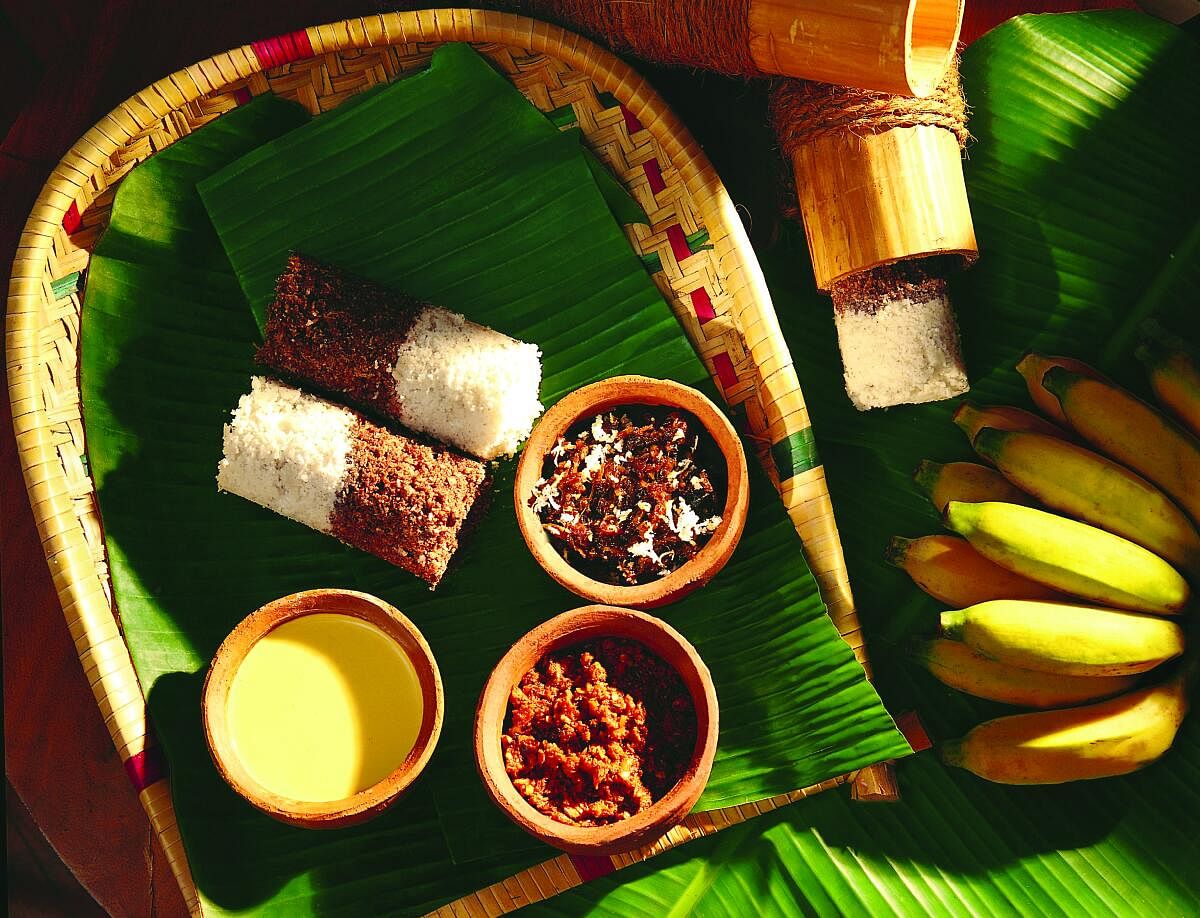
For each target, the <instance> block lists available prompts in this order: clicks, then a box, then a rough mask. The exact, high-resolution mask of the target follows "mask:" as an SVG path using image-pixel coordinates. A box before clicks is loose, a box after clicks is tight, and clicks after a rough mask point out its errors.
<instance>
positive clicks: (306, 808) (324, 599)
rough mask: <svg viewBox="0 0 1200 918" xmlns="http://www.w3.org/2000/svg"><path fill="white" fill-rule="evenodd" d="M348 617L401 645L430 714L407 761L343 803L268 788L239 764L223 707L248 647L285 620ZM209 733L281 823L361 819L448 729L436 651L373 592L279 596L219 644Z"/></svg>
mask: <svg viewBox="0 0 1200 918" xmlns="http://www.w3.org/2000/svg"><path fill="white" fill-rule="evenodd" d="M320 613H325V614H330V613H332V614H342V615H349V616H352V617H354V618H358V619H361V620H363V621H366V622H369V623H371V624H373V625H375V626H376V627H378V628H380V629H381V630H382V631H384V633H386V634H387V635H388V636H389V637H390V638H392V640H394V641H396V642H397V643H398V644H400V645H401V648H402V649H403V650H404V652H405V654H406V655H407V656H408V657H409V659H410V660H411V661H412V663H413V667H414V668H415V669H416V672H417V677H418V681H419V682H420V684H421V691H422V697H423V701H424V712H423V716H422V721H421V729H420V732H419V733H418V735H417V740H416V743H415V744H414V745H413V748H412V751H411V752H409V754H408V757H407V758H406V759H405V760H404V761H403V762H402V763H401V764H400V765H398V766H397V767H396V768H395V769H393V770H392V771H391V772H390V773H389V774H387V775H386V776H384V777H383V778H381V779H380V780H379V781H377V782H376V783H375V784H373V785H371V786H370V787H367V788H363V789H362V790H360V791H358V792H357V793H355V794H352V795H351V796H349V797H345V798H342V799H341V800H330V801H325V802H312V801H306V800H294V799H291V798H288V797H284V796H282V795H280V794H276V793H275V792H273V791H271V790H269V789H267V788H265V787H263V786H262V785H261V784H260V783H258V782H257V781H256V780H254V778H253V777H251V776H250V774H249V773H248V772H247V771H246V769H245V768H244V767H243V766H242V765H241V763H240V762H238V760H237V756H236V755H235V754H234V752H233V747H232V742H231V737H230V736H229V732H228V726H227V723H226V720H225V713H224V711H225V704H226V699H227V696H228V692H229V687H230V685H231V684H232V681H233V677H234V675H235V674H236V672H237V668H238V666H240V665H241V663H242V661H243V660H244V659H245V658H246V654H247V653H249V651H250V649H251V648H252V647H253V646H254V645H255V644H256V643H257V642H258V641H259V640H260V639H261V638H263V637H264V636H265V635H267V634H269V633H270V632H271V631H273V630H274V629H275V628H278V627H279V626H280V625H282V624H283V623H284V622H288V621H293V620H295V619H297V618H301V617H303V616H305V615H315V614H320ZM201 697H202V702H201V708H202V714H203V721H204V736H205V740H206V741H207V743H208V750H209V754H210V755H211V756H212V760H213V764H214V765H215V766H216V768H217V771H218V772H220V774H221V777H222V778H223V779H224V780H225V782H226V783H227V784H228V785H229V786H230V787H232V788H233V790H234V791H235V792H236V793H237V794H238V795H239V796H241V797H242V798H243V799H244V800H246V801H247V802H248V803H250V804H251V805H253V806H254V807H256V808H257V809H259V810H261V811H262V812H264V813H266V814H267V815H268V816H271V817H273V818H275V819H278V820H280V821H281V822H286V823H289V824H290V825H295V826H300V827H303V828H335V827H340V826H346V825H353V824H355V823H358V822H363V821H365V820H367V819H370V818H371V817H373V816H375V815H377V814H378V813H380V812H382V811H383V810H384V809H386V808H387V807H388V806H390V805H391V804H392V803H394V802H395V801H396V800H397V799H398V798H399V797H400V796H401V795H402V794H403V793H404V792H405V791H406V790H408V788H409V787H410V786H411V785H412V783H413V782H414V781H416V779H417V778H418V777H419V775H420V774H421V772H422V771H423V770H424V768H425V766H426V765H427V764H428V763H429V759H430V757H431V756H432V755H433V752H434V749H435V748H436V746H437V742H438V739H439V737H440V736H441V732H442V720H443V717H444V716H445V695H444V692H443V689H442V677H441V673H440V671H439V670H438V666H437V661H436V660H435V659H434V656H433V651H432V650H431V649H430V647H429V644H428V643H427V642H426V640H425V637H424V635H422V634H421V632H420V630H419V629H418V628H417V626H416V625H414V624H413V623H412V621H410V620H409V618H408V617H407V616H405V615H404V614H403V613H402V612H400V611H399V610H398V609H396V608H395V607H394V606H392V605H390V604H389V603H387V602H384V601H383V600H382V599H379V598H378V597H376V596H372V595H371V594H369V593H363V592H361V591H358V590H346V589H315V590H303V591H301V592H298V593H289V594H288V595H287V596H281V597H280V598H279V599H276V600H273V601H271V602H269V603H267V604H266V605H264V606H262V607H260V608H259V609H256V610H255V611H254V612H252V613H250V614H249V615H247V616H246V617H245V618H244V619H242V620H241V622H239V623H238V624H237V626H236V627H235V628H234V629H233V630H232V631H231V632H230V633H229V634H228V635H227V636H226V638H225V640H224V641H222V642H221V646H220V647H219V648H218V649H217V652H216V653H215V654H214V655H213V658H212V662H211V663H210V664H209V667H208V672H207V674H206V675H205V678H204V688H203V693H202V696H201Z"/></svg>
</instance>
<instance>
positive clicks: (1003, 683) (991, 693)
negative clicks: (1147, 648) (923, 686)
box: [913, 638, 1137, 708]
mask: <svg viewBox="0 0 1200 918" xmlns="http://www.w3.org/2000/svg"><path fill="white" fill-rule="evenodd" d="M913 656H914V657H915V658H916V659H917V660H918V661H919V662H920V663H921V664H922V665H923V666H924V667H925V668H926V669H927V670H929V672H930V673H931V674H932V675H933V677H934V678H935V679H937V680H938V681H939V682H942V683H943V684H945V685H948V686H950V687H951V688H953V689H958V690H959V691H960V692H966V693H967V694H968V695H974V696H975V697H976V698H987V699H990V700H991V701H1001V702H1004V703H1005V704H1016V705H1021V706H1022V707H1026V708H1061V707H1066V706H1068V705H1074V704H1083V703H1084V702H1088V701H1096V700H1098V699H1100V698H1108V697H1109V696H1111V695H1116V694H1118V693H1120V692H1124V691H1127V690H1128V689H1130V688H1132V687H1133V685H1134V684H1135V683H1136V682H1137V676H1064V675H1060V674H1058V673H1042V672H1037V671H1036V670H1030V669H1018V668H1017V667H1015V666H1006V665H1005V664H1003V663H997V662H996V661H995V660H991V659H989V658H987V657H985V656H983V655H982V654H980V653H978V652H976V651H975V650H972V649H971V648H970V647H968V646H967V645H966V644H963V643H961V642H959V641H948V640H946V639H944V638H939V639H937V640H933V641H922V642H921V643H920V644H918V645H917V646H916V648H915V650H914V652H913Z"/></svg>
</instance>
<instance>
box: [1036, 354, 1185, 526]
mask: <svg viewBox="0 0 1200 918" xmlns="http://www.w3.org/2000/svg"><path fill="white" fill-rule="evenodd" d="M1042 385H1043V386H1045V388H1046V390H1047V391H1049V392H1051V393H1052V394H1053V395H1054V396H1055V397H1056V398H1057V399H1058V401H1059V404H1060V405H1061V406H1062V410H1063V413H1064V414H1065V415H1066V416H1067V419H1068V420H1069V421H1070V422H1071V426H1072V427H1074V428H1075V430H1076V431H1077V432H1078V433H1079V435H1080V436H1081V437H1083V438H1084V439H1085V440H1087V441H1088V442H1089V443H1091V444H1092V445H1093V446H1095V447H1096V448H1097V449H1099V450H1100V451H1101V452H1102V453H1106V454H1107V455H1109V456H1111V457H1112V458H1113V459H1116V460H1117V462H1120V463H1121V464H1122V465H1127V466H1129V467H1130V468H1131V469H1133V470H1134V471H1135V472H1140V473H1141V474H1142V475H1144V476H1145V477H1146V478H1148V479H1150V480H1151V481H1152V482H1154V483H1155V484H1156V485H1158V486H1159V487H1160V488H1162V489H1163V490H1164V491H1166V492H1167V494H1169V495H1170V496H1171V497H1173V498H1175V500H1176V501H1177V502H1178V503H1179V505H1180V506H1181V507H1183V509H1184V510H1186V511H1187V513H1188V515H1189V516H1190V517H1191V518H1192V520H1193V521H1200V440H1197V439H1196V438H1195V437H1193V436H1192V435H1191V434H1190V433H1188V432H1187V431H1186V430H1184V429H1183V428H1182V427H1180V426H1179V425H1178V424H1176V423H1175V422H1174V421H1173V420H1171V419H1170V418H1168V417H1167V416H1166V415H1164V414H1162V413H1161V412H1159V411H1157V410H1156V409H1154V408H1152V407H1150V406H1149V405H1147V404H1146V403H1145V402H1143V401H1142V400H1141V399H1140V398H1137V397H1135V396H1133V395H1131V394H1129V393H1128V392H1126V391H1125V390H1124V389H1122V388H1120V387H1119V386H1114V385H1113V384H1112V383H1108V382H1104V381H1102V380H1097V379H1088V378H1087V377H1086V376H1080V375H1079V374H1078V373H1072V372H1070V371H1069V370H1064V369H1062V368H1061V367H1054V368H1051V369H1049V370H1047V371H1046V375H1045V376H1044V377H1042Z"/></svg>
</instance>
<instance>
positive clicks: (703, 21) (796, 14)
mask: <svg viewBox="0 0 1200 918" xmlns="http://www.w3.org/2000/svg"><path fill="white" fill-rule="evenodd" d="M964 3H965V0H856V2H854V3H848V2H846V0H520V2H519V3H518V4H517V6H518V7H519V8H520V9H521V11H522V12H525V13H530V14H532V15H536V16H539V17H544V18H547V19H551V20H553V21H555V22H559V23H562V24H563V25H569V26H572V27H573V28H577V29H579V30H581V31H583V32H585V33H587V34H589V35H591V36H592V37H594V38H599V39H601V40H603V41H604V42H605V44H607V45H609V46H610V47H612V48H615V49H616V50H617V51H621V52H630V53H633V54H636V55H637V56H638V57H642V58H645V59H647V60H651V61H656V62H658V63H663V64H685V65H688V66H694V67H704V68H707V69H709V70H716V71H718V72H719V73H727V74H731V75H734V76H745V77H756V76H763V75H764V74H783V75H786V76H797V77H804V78H805V79H810V80H821V81H823V82H828V83H838V84H843V85H846V86H859V87H862V88H864V89H874V90H881V91H885V92H893V93H899V94H901V95H905V96H924V95H927V94H929V93H930V92H931V91H933V89H934V87H935V86H937V84H938V82H939V81H940V80H941V78H942V74H943V73H945V71H946V68H947V67H948V66H949V64H950V59H951V57H952V56H953V51H954V47H955V45H956V44H957V43H958V32H959V28H960V27H961V25H962V16H963V6H964Z"/></svg>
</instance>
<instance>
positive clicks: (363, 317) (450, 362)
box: [258, 254, 542, 459]
mask: <svg viewBox="0 0 1200 918" xmlns="http://www.w3.org/2000/svg"><path fill="white" fill-rule="evenodd" d="M258 361H259V363H261V364H263V365H265V366H267V367H270V368H271V369H273V370H275V371H276V372H278V373H280V374H281V375H284V376H287V377H291V378H294V379H298V380H303V381H306V382H309V383H312V384H314V385H315V386H318V387H320V388H321V389H322V390H324V391H326V392H329V393H331V394H333V395H335V396H338V397H343V398H345V399H346V400H347V401H349V402H351V403H352V404H354V405H357V406H358V407H361V408H365V409H369V410H372V411H377V412H379V413H381V414H383V415H386V416H387V417H389V418H393V419H395V420H396V421H399V422H400V423H401V424H403V425H404V426H405V427H408V428H410V429H411V430H417V431H420V432H421V433H426V434H429V435H430V436H432V437H436V438H437V439H439V440H441V441H442V442H444V443H448V444H450V445H451V446H454V447H457V448H458V449H461V450H463V451H464V452H467V453H470V454H471V455H473V456H478V457H479V458H481V459H494V458H496V457H498V456H504V455H508V454H511V453H513V452H516V450H517V449H518V448H519V447H520V445H521V443H522V442H523V441H524V440H525V438H526V437H528V436H529V431H530V429H531V428H532V427H533V422H534V421H535V420H536V419H537V417H538V415H540V414H541V412H542V405H541V403H540V402H539V401H538V387H539V386H540V385H541V379H542V365H541V354H540V352H539V351H538V348H537V346H536V345H533V344H528V343H526V342H523V341H517V340H516V339H515V338H510V337H509V336H508V335H505V334H502V333H500V332H498V331H495V330H494V329H490V328H485V327H484V326H482V325H477V324H476V323H474V322H470V321H468V320H467V319H465V318H464V317H463V316H460V315H458V314H456V313H453V312H448V311H447V310H445V309H439V308H438V307H436V306H429V305H427V304H424V303H420V302H417V301H415V300H413V299H411V298H410V297H408V296H406V295H404V294H402V293H399V292H397V291H394V290H389V289H387V288H385V287H380V286H379V285H377V284H374V283H371V282H370V281H367V280H364V279H363V278H360V277H356V276H355V275H353V274H350V273H348V272H345V271H342V270H341V269H339V268H335V267H332V266H330V265H325V264H322V263H320V262H318V261H314V260H313V259H311V258H308V257H306V256H303V255H297V254H293V255H291V256H290V257H289V258H288V263H287V267H286V269H285V270H284V272H283V274H281V275H280V276H279V280H278V281H277V283H276V289H275V299H274V301H273V302H272V303H271V305H270V307H269V308H268V310H267V329H266V335H265V341H264V343H263V346H262V347H261V348H260V349H259V351H258Z"/></svg>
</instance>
